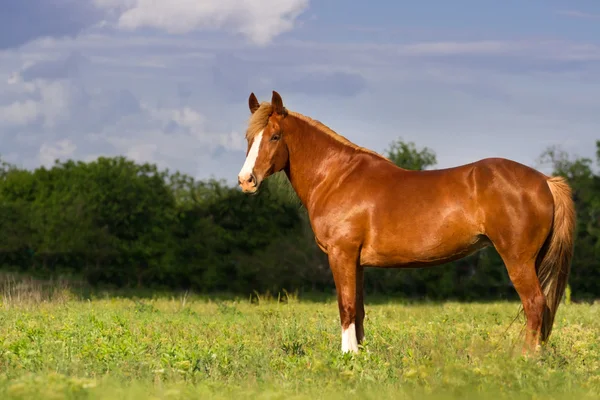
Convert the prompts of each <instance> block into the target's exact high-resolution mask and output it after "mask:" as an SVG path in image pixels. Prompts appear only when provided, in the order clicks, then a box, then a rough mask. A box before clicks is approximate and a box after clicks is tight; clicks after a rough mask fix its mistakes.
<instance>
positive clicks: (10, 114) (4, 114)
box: [0, 100, 40, 126]
mask: <svg viewBox="0 0 600 400" xmlns="http://www.w3.org/2000/svg"><path fill="white" fill-rule="evenodd" d="M38 105H39V104H38V103H37V102H35V101H33V100H25V101H15V102H14V103H12V104H9V105H6V106H3V107H0V124H2V125H5V126H6V125H8V126H21V125H27V124H30V123H32V122H33V121H35V120H36V119H37V118H38V117H39V115H40V113H39V108H38Z"/></svg>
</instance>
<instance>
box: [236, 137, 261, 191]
mask: <svg viewBox="0 0 600 400" xmlns="http://www.w3.org/2000/svg"><path fill="white" fill-rule="evenodd" d="M263 132H264V131H260V132H259V133H258V135H256V137H255V138H254V141H253V142H252V146H251V147H250V151H249V152H248V156H246V162H244V165H243V166H242V169H241V170H240V173H239V175H238V176H239V178H240V179H242V180H247V179H248V178H249V177H250V175H251V174H252V170H253V169H254V164H255V163H256V159H257V158H258V149H259V148H260V142H261V141H262V136H263Z"/></svg>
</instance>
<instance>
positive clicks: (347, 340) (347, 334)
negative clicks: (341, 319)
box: [342, 323, 358, 353]
mask: <svg viewBox="0 0 600 400" xmlns="http://www.w3.org/2000/svg"><path fill="white" fill-rule="evenodd" d="M349 351H352V352H354V353H358V341H357V340H356V329H355V328H354V324H353V323H352V324H350V325H349V326H348V329H343V328H342V353H347V352H349Z"/></svg>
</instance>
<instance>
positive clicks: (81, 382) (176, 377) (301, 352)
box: [0, 292, 600, 399]
mask: <svg viewBox="0 0 600 400" xmlns="http://www.w3.org/2000/svg"><path fill="white" fill-rule="evenodd" d="M65 293H66V294H65ZM367 300H368V299H367ZM517 311H518V304H516V303H490V304H460V303H446V304H441V303H440V304H406V303H405V304H403V303H399V302H397V303H391V302H389V303H382V302H378V303H377V304H369V303H368V301H367V320H366V332H367V342H366V343H365V346H364V348H363V349H362V350H361V352H360V354H359V355H357V356H351V355H342V354H340V336H341V335H340V328H339V322H338V314H337V305H336V303H335V302H334V300H333V299H331V300H329V301H326V302H308V301H306V302H304V301H298V300H294V299H290V301H289V302H287V303H278V302H277V301H261V302H259V303H257V302H250V301H249V300H248V299H242V300H218V301H211V300H209V299H203V298H188V299H185V300H183V299H182V298H168V297H162V298H157V299H141V300H140V299H135V298H133V299H131V298H97V299H92V300H78V299H76V298H73V297H72V296H69V295H68V292H64V293H63V294H61V293H58V294H55V295H54V296H53V298H52V300H50V301H44V300H43V299H38V301H34V302H28V301H24V300H21V301H14V299H11V298H7V297H5V298H4V301H3V303H2V305H1V306H0V398H2V399H54V398H73V399H78V398H86V399H87V398H89V399H117V398H118V399H153V398H157V399H158V398H164V399H176V398H236V399H239V398H252V399H254V398H263V399H284V398H285V399H296V398H340V399H348V398H372V399H379V398H385V397H388V398H395V399H399V398H400V399H402V398H415V399H420V398H436V399H437V398H439V399H445V398H448V399H450V398H452V399H470V398H487V397H488V396H489V398H494V399H496V398H507V399H508V398H510V399H519V398H535V399H542V398H565V399H567V398H569V399H571V398H577V399H583V398H595V394H597V393H600V322H599V321H600V306H599V305H598V304H595V305H590V304H570V305H564V304H563V305H562V306H561V307H560V309H559V314H558V317H557V321H556V325H555V330H554V332H553V335H552V337H551V341H550V343H549V345H548V346H547V347H546V349H545V350H544V351H543V353H542V354H541V355H540V356H539V357H537V358H531V359H526V358H523V357H521V356H520V348H521V341H520V336H519V334H520V332H521V326H522V320H517V321H516V322H515V323H514V324H513V325H512V326H511V322H512V321H513V319H514V317H515V315H516V313H517Z"/></svg>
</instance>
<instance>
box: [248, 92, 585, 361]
mask: <svg viewBox="0 0 600 400" xmlns="http://www.w3.org/2000/svg"><path fill="white" fill-rule="evenodd" d="M249 106H250V111H251V113H252V115H251V117H250V121H249V123H248V128H247V131H246V139H247V141H248V150H247V154H246V161H245V163H244V165H243V167H242V169H241V171H240V173H239V176H238V182H239V185H240V186H241V188H242V190H243V191H244V192H246V193H256V192H257V190H258V189H259V186H260V184H261V182H262V181H263V180H264V179H266V178H267V177H268V176H269V175H272V174H273V173H275V172H278V171H281V170H283V171H284V172H285V174H286V175H287V177H288V179H289V181H290V183H291V185H292V186H293V188H294V190H295V191H296V193H297V195H298V196H299V198H300V200H301V201H302V204H303V205H304V206H305V207H306V210H307V211H308V215H309V218H310V223H311V226H312V229H313V232H314V234H315V240H316V242H317V244H318V245H319V247H320V248H321V249H322V250H323V251H324V252H325V253H326V254H327V256H328V260H329V265H330V268H331V271H332V274H333V278H334V281H335V286H336V291H337V300H338V306H339V314H340V322H341V328H342V335H341V336H342V337H341V347H342V351H343V352H349V351H350V352H357V351H358V344H359V343H360V342H361V341H362V340H363V338H364V327H363V320H364V317H365V310H364V303H363V269H364V267H391V268H408V267H411V268H414V267H419V268H420V267H425V266H431V265H438V264H442V263H446V262H449V261H453V260H457V259H459V258H462V257H465V256H467V255H469V254H471V253H473V252H475V251H477V250H479V249H481V248H483V247H486V246H494V247H495V248H496V250H497V251H498V253H499V254H500V256H501V257H502V260H503V261H504V263H505V265H506V268H507V270H508V275H509V277H510V279H511V281H512V283H513V285H514V288H515V289H516V291H517V293H518V294H519V297H520V299H521V301H522V303H523V310H524V312H525V317H526V320H527V322H526V328H527V331H526V335H525V343H524V346H523V352H524V353H527V352H528V350H534V351H535V350H537V349H538V348H539V347H540V345H541V344H543V343H545V342H546V341H547V339H548V337H549V335H550V333H551V331H552V325H553V323H554V317H555V314H556V311H557V309H558V306H559V304H560V301H561V299H562V296H563V293H564V290H565V286H566V284H567V280H568V277H569V272H570V268H571V266H570V263H571V257H572V255H573V231H574V227H575V212H574V205H573V201H572V198H571V189H570V187H569V186H568V184H567V183H566V181H565V180H564V179H563V178H561V177H548V176H546V175H544V174H542V173H540V172H538V171H536V170H534V169H532V168H530V167H527V166H525V165H522V164H519V163H517V162H514V161H510V160H507V159H502V158H488V159H483V160H480V161H477V162H473V163H470V164H466V165H462V166H458V167H454V168H447V169H440V170H428V171H412V170H406V169H402V168H400V167H398V166H396V165H394V164H393V163H392V162H391V161H390V160H388V159H387V158H385V157H383V156H382V155H379V154H377V153H375V152H373V151H370V150H367V149H365V148H362V147H359V146H357V145H355V144H353V143H352V142H350V141H349V140H348V139H346V138H344V137H343V136H340V135H338V134H337V133H335V132H334V131H332V130H331V129H329V128H328V127H326V126H325V125H323V124H322V123H320V122H318V121H315V120H313V119H311V118H309V117H306V116H304V115H301V114H298V113H296V112H292V111H288V110H287V109H286V108H285V107H284V105H283V101H282V99H281V96H280V95H279V94H278V93H277V92H275V91H273V96H272V99H271V103H268V102H264V103H259V102H258V100H257V98H256V96H255V95H254V93H252V94H250V98H249Z"/></svg>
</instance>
